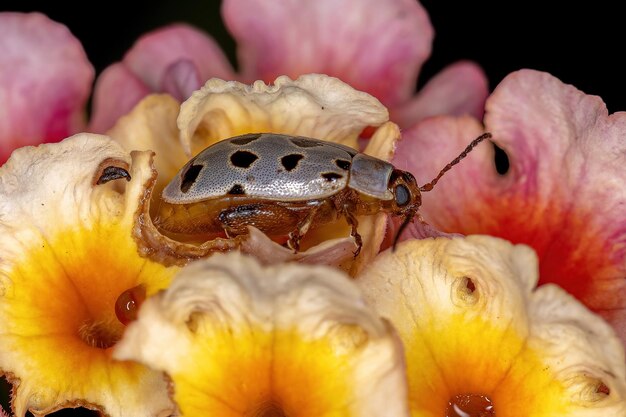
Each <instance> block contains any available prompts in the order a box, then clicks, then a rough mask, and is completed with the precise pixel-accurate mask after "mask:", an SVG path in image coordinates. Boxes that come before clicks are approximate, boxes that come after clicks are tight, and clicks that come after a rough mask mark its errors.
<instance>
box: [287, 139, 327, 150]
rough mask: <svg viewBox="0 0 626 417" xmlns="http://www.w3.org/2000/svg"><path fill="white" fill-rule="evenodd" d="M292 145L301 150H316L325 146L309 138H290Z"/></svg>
mask: <svg viewBox="0 0 626 417" xmlns="http://www.w3.org/2000/svg"><path fill="white" fill-rule="evenodd" d="M289 140H290V141H291V143H293V144H294V145H296V146H299V147H301V148H315V147H317V146H324V144H323V143H321V142H318V141H315V140H311V139H307V138H289Z"/></svg>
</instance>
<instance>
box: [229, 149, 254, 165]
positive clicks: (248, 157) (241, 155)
mask: <svg viewBox="0 0 626 417" xmlns="http://www.w3.org/2000/svg"><path fill="white" fill-rule="evenodd" d="M257 159H259V157H258V156H256V155H255V154H253V153H252V152H250V151H237V152H235V153H234V154H232V155H231V156H230V162H231V163H232V164H233V165H234V166H236V167H237V168H250V165H252V164H253V163H254V161H256V160H257Z"/></svg>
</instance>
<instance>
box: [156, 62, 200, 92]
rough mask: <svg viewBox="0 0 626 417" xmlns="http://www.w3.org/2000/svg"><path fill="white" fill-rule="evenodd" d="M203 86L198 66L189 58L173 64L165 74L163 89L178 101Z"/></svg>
mask: <svg viewBox="0 0 626 417" xmlns="http://www.w3.org/2000/svg"><path fill="white" fill-rule="evenodd" d="M201 86H202V80H201V79H200V74H199V73H198V68H197V67H196V66H195V65H194V64H193V62H191V61H190V60H188V59H182V60H180V61H176V62H175V63H173V64H171V65H170V66H169V67H167V69H166V70H165V75H164V76H163V86H162V87H163V91H165V92H166V93H168V94H170V95H171V96H172V97H174V98H175V99H177V100H178V101H184V100H186V99H187V98H188V97H190V96H191V93H193V92H194V91H195V90H197V89H199V88H200V87H201Z"/></svg>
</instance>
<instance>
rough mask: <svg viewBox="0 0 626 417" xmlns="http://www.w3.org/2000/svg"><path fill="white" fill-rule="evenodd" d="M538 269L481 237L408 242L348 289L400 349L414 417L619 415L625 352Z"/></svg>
mask: <svg viewBox="0 0 626 417" xmlns="http://www.w3.org/2000/svg"><path fill="white" fill-rule="evenodd" d="M536 282H537V258H536V256H535V254H534V252H533V251H532V250H531V249H530V248H528V247H525V246H523V245H512V244H510V243H508V242H506V241H503V240H500V239H496V238H492V237H487V236H469V237H466V238H453V239H448V238H437V239H424V240H412V241H407V242H406V243H403V244H400V245H399V246H398V248H397V250H396V251H395V252H392V251H387V252H384V253H383V254H381V255H380V256H379V257H378V258H377V259H376V260H375V261H374V262H373V263H372V264H371V265H370V266H369V267H368V269H367V270H365V271H364V272H363V273H362V274H361V275H360V276H359V277H358V279H357V283H358V284H359V285H360V287H361V288H362V290H363V291H364V293H365V297H366V299H367V300H368V301H369V302H370V303H371V304H372V305H373V306H374V307H375V309H376V310H377V311H378V312H379V313H380V314H381V315H382V316H383V317H386V318H388V319H389V320H390V321H391V322H392V323H393V324H394V326H396V328H397V329H398V332H399V334H400V337H401V338H402V340H403V342H404V344H405V352H406V353H405V354H406V360H407V367H408V378H409V392H410V396H411V400H410V401H411V409H412V413H413V414H414V415H419V416H433V417H439V416H441V415H445V414H444V413H445V412H446V408H447V407H449V406H450V405H449V401H452V400H454V398H456V397H455V396H463V395H474V396H477V395H478V396H484V397H485V398H488V399H489V400H490V401H492V403H493V407H494V410H495V415H498V416H509V415H511V416H518V415H532V416H535V417H537V416H554V415H567V416H607V415H612V416H613V415H615V416H618V415H620V416H621V415H624V413H626V377H625V372H626V370H625V368H626V362H625V360H624V352H623V349H622V348H621V345H620V343H619V341H618V340H617V338H616V336H615V334H614V333H613V332H612V330H611V329H610V328H609V326H608V325H607V324H606V323H605V322H603V321H602V320H601V319H600V318H599V317H597V316H595V315H593V314H592V313H590V312H588V311H587V310H586V309H585V308H584V307H583V306H581V305H580V304H578V302H577V301H576V300H575V299H574V298H572V297H570V296H569V295H567V294H566V293H564V292H563V291H562V290H560V289H558V288H557V287H552V286H542V287H539V288H535V285H536Z"/></svg>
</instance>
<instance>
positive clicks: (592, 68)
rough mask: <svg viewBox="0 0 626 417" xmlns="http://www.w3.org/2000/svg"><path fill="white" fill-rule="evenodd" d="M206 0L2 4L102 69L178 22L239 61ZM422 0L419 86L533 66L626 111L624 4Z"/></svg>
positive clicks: (215, 5)
mask: <svg viewBox="0 0 626 417" xmlns="http://www.w3.org/2000/svg"><path fill="white" fill-rule="evenodd" d="M259 1H280V0H259ZM302 1H315V0H302ZM383 1H384V0H381V4H382V2H383ZM199 3H201V2H193V1H190V0H179V1H176V2H166V1H162V0H155V1H152V2H150V3H149V4H143V5H142V4H139V3H131V2H127V3H116V2H107V3H103V2H80V3H78V4H75V5H73V6H72V7H70V6H69V5H63V4H60V2H54V3H53V2H44V1H39V2H35V1H11V0H8V1H7V0H3V1H2V2H0V9H3V10H20V11H31V10H39V11H42V12H44V13H46V14H47V15H48V16H50V17H51V18H53V19H54V20H57V21H59V22H62V23H64V24H66V25H67V26H68V27H69V28H70V29H71V30H72V32H73V33H74V34H75V35H76V36H77V37H78V38H79V39H80V40H81V41H82V42H83V45H84V47H85V50H86V51H87V54H88V56H89V58H90V60H91V61H92V63H93V64H94V65H95V67H96V69H97V70H98V71H101V70H102V69H103V68H104V67H106V65H107V64H109V63H111V62H114V61H117V60H119V59H121V57H122V56H123V54H124V52H125V51H126V50H127V49H128V48H130V46H131V45H132V43H133V42H134V41H135V39H137V37H138V36H139V35H141V34H142V33H144V32H146V31H148V30H150V29H154V28H157V27H159V26H161V25H164V24H167V23H171V22H175V21H186V22H189V23H192V24H194V25H196V26H198V27H200V28H202V29H203V30H205V31H206V32H208V33H210V34H211V35H212V36H214V37H215V38H216V39H217V40H218V41H219V43H220V44H221V45H222V46H223V47H224V49H225V50H226V51H227V54H228V56H229V58H230V59H231V61H233V62H234V59H235V52H234V51H235V43H234V41H233V40H232V38H231V37H230V36H229V34H228V32H227V31H226V29H225V28H224V26H223V24H222V22H221V20H220V14H219V8H220V2H219V1H205V2H203V3H204V4H199ZM422 4H423V5H424V7H425V8H426V10H427V11H428V12H429V15H430V17H431V21H432V24H433V26H434V28H435V34H436V36H435V42H434V48H433V54H432V57H431V59H429V61H427V63H426V64H425V67H424V69H423V72H422V75H421V76H420V79H419V83H420V84H423V83H424V82H425V81H426V80H427V79H428V78H429V77H431V76H432V75H433V74H435V73H436V72H437V71H439V70H440V69H441V68H443V67H444V66H446V65H447V64H450V63H452V62H455V61H457V60H459V59H471V60H474V61H476V62H478V63H479V64H480V65H481V66H482V67H483V68H484V69H485V71H486V73H487V75H488V78H489V81H490V85H491V87H492V88H493V87H495V86H496V85H497V84H498V82H499V81H500V80H501V79H502V78H503V77H504V76H505V75H506V74H508V73H510V72H512V71H515V70H517V69H520V68H534V69H538V70H543V71H548V72H550V73H552V74H553V75H555V76H557V77H558V78H560V79H561V80H563V81H564V82H566V83H570V84H574V85H575V86H577V87H578V88H579V89H581V90H583V91H585V92H586V93H588V94H596V95H600V96H602V98H603V99H604V101H605V102H606V103H607V105H608V107H609V110H610V111H611V112H614V111H618V110H626V64H624V62H623V60H624V52H625V51H626V23H625V21H624V19H623V18H622V17H623V14H622V13H621V12H618V10H617V7H618V6H617V5H613V4H610V3H609V2H608V1H600V2H598V1H596V2H593V3H580V5H574V4H568V5H567V7H563V6H561V7H560V8H555V6H554V3H551V2H538V1H534V0H533V1H525V2H498V3H493V4H491V2H451V1H443V0H440V1H436V0H429V1H423V2H422ZM616 4H617V3H616ZM546 5H550V8H548V7H547V6H546Z"/></svg>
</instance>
